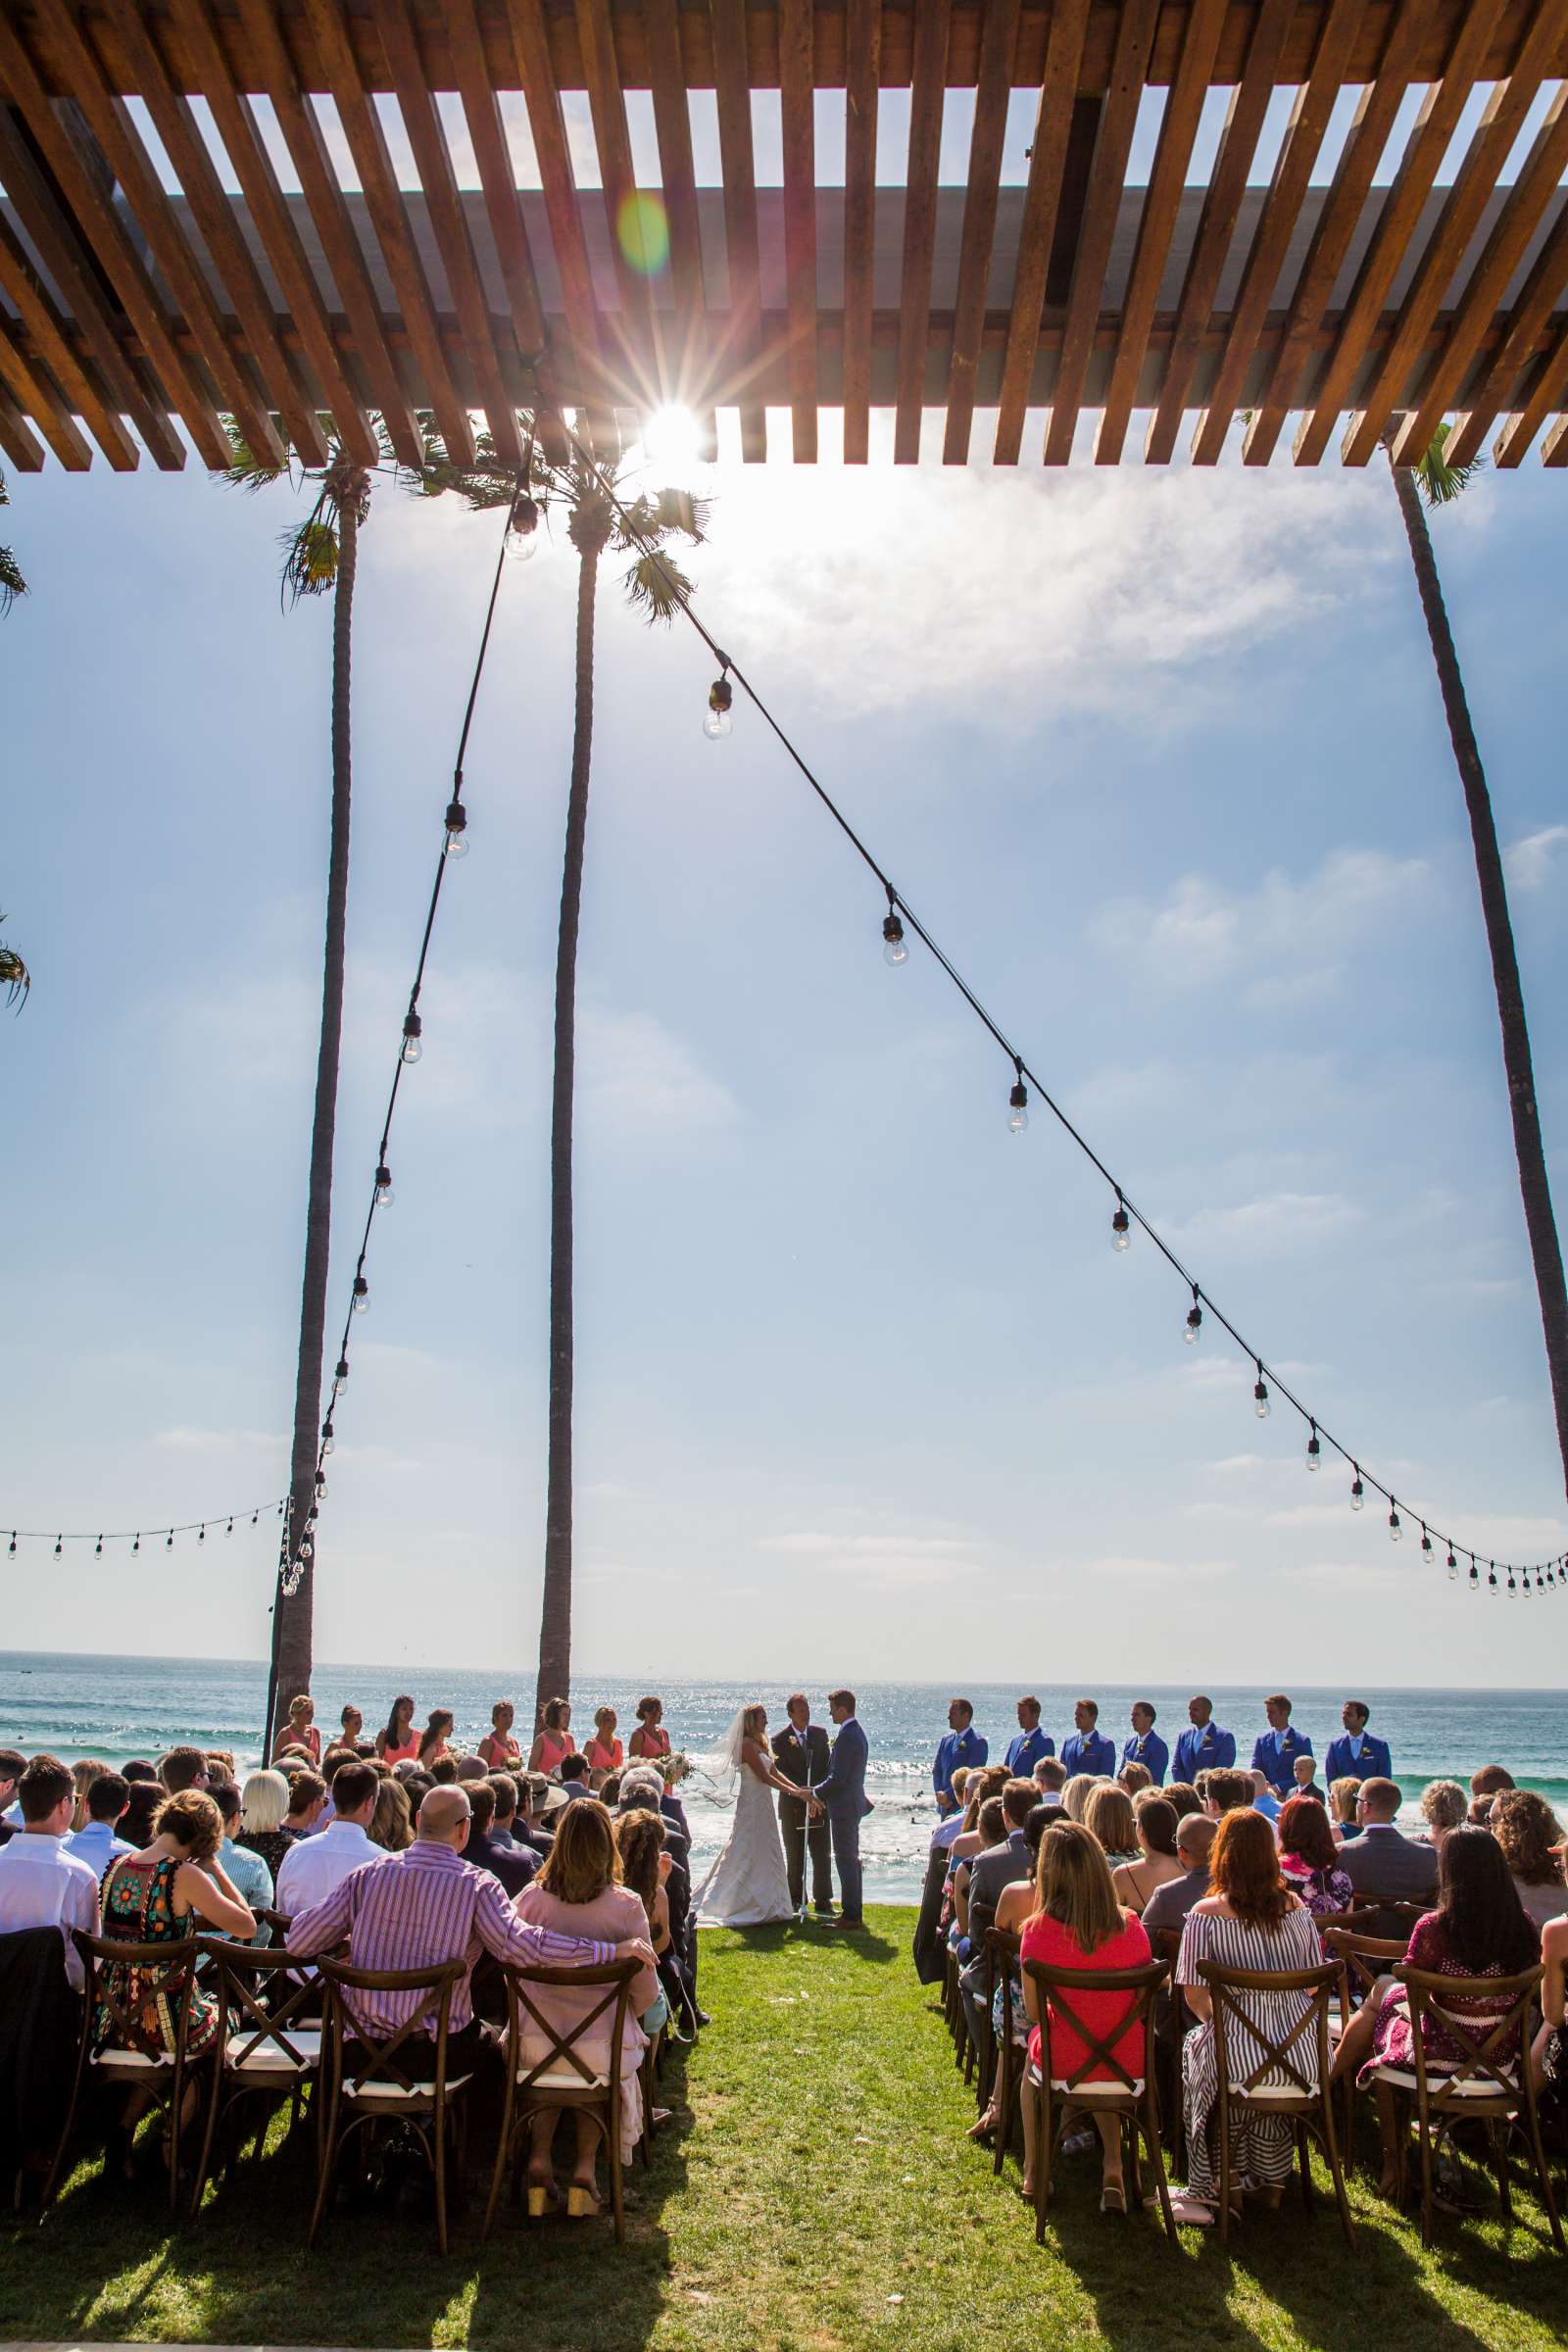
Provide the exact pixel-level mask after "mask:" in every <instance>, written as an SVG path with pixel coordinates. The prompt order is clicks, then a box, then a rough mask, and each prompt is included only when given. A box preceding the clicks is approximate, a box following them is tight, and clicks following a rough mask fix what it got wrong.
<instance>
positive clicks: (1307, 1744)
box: [1252, 1723, 1312, 1796]
mask: <svg viewBox="0 0 1568 2352" xmlns="http://www.w3.org/2000/svg"><path fill="white" fill-rule="evenodd" d="M1311 1753H1312V1742H1311V1740H1309V1739H1308V1738H1307V1736H1306V1734H1305V1733H1304V1732H1299V1731H1298V1730H1297V1728H1296V1726H1295V1724H1294V1723H1288V1724H1287V1725H1286V1726H1285V1729H1284V1731H1283V1732H1265V1733H1264V1734H1263V1737H1262V1739H1261V1740H1258V1741H1257V1743H1256V1745H1255V1746H1254V1748H1253V1749H1252V1770H1253V1771H1254V1772H1261V1773H1262V1774H1264V1775H1265V1777H1266V1778H1267V1781H1268V1785H1269V1787H1270V1788H1271V1789H1273V1790H1274V1791H1275V1793H1276V1795H1278V1796H1294V1795H1295V1794H1296V1759H1297V1757H1298V1756H1309V1755H1310V1754H1311Z"/></svg>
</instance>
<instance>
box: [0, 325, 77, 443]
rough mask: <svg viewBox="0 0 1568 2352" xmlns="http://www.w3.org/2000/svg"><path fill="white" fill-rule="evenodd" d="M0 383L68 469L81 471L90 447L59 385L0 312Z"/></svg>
mask: <svg viewBox="0 0 1568 2352" xmlns="http://www.w3.org/2000/svg"><path fill="white" fill-rule="evenodd" d="M0 384H4V385H5V387H6V389H7V391H8V392H9V393H10V394H11V396H12V398H13V399H14V400H15V401H16V402H17V404H18V407H19V408H20V409H21V410H22V412H23V414H24V415H25V416H27V417H31V418H32V420H33V422H34V424H36V426H37V427H38V430H39V431H40V432H41V433H42V435H43V437H44V439H45V440H46V441H47V442H48V444H49V446H50V448H51V449H52V450H53V451H54V453H55V456H56V457H57V458H58V459H59V460H60V463H61V465H62V466H65V468H66V470H67V471H68V472H69V473H85V472H86V471H87V470H88V468H89V467H90V466H91V465H92V449H91V446H90V445H89V443H88V442H87V441H86V440H85V439H84V438H83V436H82V433H81V430H80V428H79V426H78V425H77V424H76V423H75V422H74V420H73V417H72V415H71V412H70V410H69V409H68V408H67V407H66V404H65V401H64V400H63V399H62V398H61V395H60V390H59V387H58V386H57V385H56V384H54V383H52V382H51V381H50V380H49V378H48V377H47V376H46V375H44V374H42V373H41V372H40V371H39V369H38V368H35V367H34V366H33V364H32V363H31V361H29V360H28V359H27V358H25V355H24V353H23V351H22V347H21V345H20V344H19V343H18V341H17V339H16V334H15V331H14V329H13V327H12V325H11V322H10V320H9V319H7V318H6V316H5V314H4V313H3V312H0Z"/></svg>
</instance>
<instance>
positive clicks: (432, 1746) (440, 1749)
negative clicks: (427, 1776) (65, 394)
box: [418, 1707, 456, 1772]
mask: <svg viewBox="0 0 1568 2352" xmlns="http://www.w3.org/2000/svg"><path fill="white" fill-rule="evenodd" d="M455 1721H456V1717H455V1716H454V1715H453V1713H452V1710H451V1708H450V1707H432V1708H431V1710H430V1720H429V1722H428V1723H427V1724H426V1725H425V1727H424V1729H423V1731H422V1732H421V1733H420V1734H419V1745H418V1758H419V1762H420V1764H421V1765H422V1767H423V1768H424V1770H425V1771H426V1772H428V1771H429V1769H430V1767H431V1765H432V1764H439V1763H441V1762H442V1760H443V1758H445V1757H447V1756H450V1755H451V1754H452V1749H451V1747H450V1746H449V1745H448V1740H449V1737H450V1735H451V1731H452V1726H453V1724H454V1722H455Z"/></svg>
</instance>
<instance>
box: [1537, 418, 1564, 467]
mask: <svg viewBox="0 0 1568 2352" xmlns="http://www.w3.org/2000/svg"><path fill="white" fill-rule="evenodd" d="M1541 463H1542V464H1543V466H1568V417H1558V419H1557V421H1556V423H1555V424H1554V425H1553V426H1552V428H1551V430H1550V432H1549V433H1548V434H1547V435H1546V438H1545V439H1544V441H1543V443H1542V444H1541Z"/></svg>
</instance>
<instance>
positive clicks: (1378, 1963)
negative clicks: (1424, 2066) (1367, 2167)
mask: <svg viewBox="0 0 1568 2352" xmlns="http://www.w3.org/2000/svg"><path fill="white" fill-rule="evenodd" d="M1323 1943H1324V1951H1325V1956H1326V1957H1327V1958H1328V1959H1330V1960H1332V1961H1333V1962H1334V1963H1335V1965H1336V1967H1337V1968H1338V1969H1339V1971H1340V1999H1339V2009H1340V2015H1339V2022H1338V2024H1337V2025H1336V2024H1335V2023H1334V2022H1333V2021H1331V2022H1330V2025H1329V2041H1330V2044H1331V2046H1332V2047H1333V2048H1334V2049H1336V2050H1337V2049H1338V2047H1339V2045H1340V2043H1341V2041H1342V2040H1343V2039H1344V2038H1345V2035H1346V2034H1347V2033H1348V2030H1349V2025H1350V2020H1351V2018H1352V2017H1353V2016H1354V2015H1355V2013H1356V2011H1357V2010H1358V2009H1359V2008H1360V2007H1361V2006H1362V2004H1363V2002H1365V2001H1367V2000H1369V1999H1370V1998H1371V1996H1372V1994H1373V1992H1374V1991H1375V1990H1376V1989H1377V1984H1378V1980H1379V1978H1380V1977H1387V1976H1391V1975H1392V1974H1393V1972H1394V1969H1395V1967H1396V1965H1397V1963H1398V1962H1399V1961H1400V1960H1402V1959H1403V1958H1404V1955H1405V1952H1406V1950H1407V1948H1408V1946H1407V1944H1405V1943H1401V1942H1400V1941H1399V1940H1398V1939H1397V1938H1395V1937H1384V1936H1362V1935H1360V1934H1358V1933H1357V1932H1356V1930H1355V1929H1354V1928H1353V1927H1343V1928H1342V1927H1330V1926H1329V1924H1328V1923H1327V1921H1325V1922H1324V1923H1323ZM1344 2090H1345V2127H1344V2130H1345V2140H1344V2155H1345V2161H1346V2163H1347V2165H1348V2166H1349V2167H1350V2169H1351V2170H1352V2171H1353V2170H1354V2168H1355V2077H1354V2076H1353V2075H1349V2074H1348V2075H1346V2076H1345V2078H1344Z"/></svg>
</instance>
